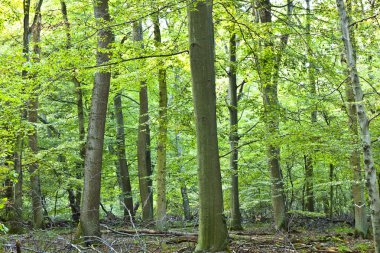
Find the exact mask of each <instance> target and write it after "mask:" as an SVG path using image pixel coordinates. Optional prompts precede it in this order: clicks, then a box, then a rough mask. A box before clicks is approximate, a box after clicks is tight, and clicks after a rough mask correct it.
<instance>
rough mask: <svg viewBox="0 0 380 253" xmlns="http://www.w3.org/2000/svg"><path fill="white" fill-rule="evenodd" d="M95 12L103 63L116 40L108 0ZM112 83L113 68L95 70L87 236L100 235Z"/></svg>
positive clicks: (86, 177) (86, 179)
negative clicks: (103, 162)
mask: <svg viewBox="0 0 380 253" xmlns="http://www.w3.org/2000/svg"><path fill="white" fill-rule="evenodd" d="M94 14H95V19H96V22H97V26H98V27H99V31H98V48H97V54H96V62H97V65H102V64H104V63H107V62H108V61H109V60H110V53H109V51H108V50H109V49H110V44H111V43H112V42H113V34H112V31H111V29H110V27H108V26H107V25H108V23H109V21H110V15H109V13H108V0H99V1H96V2H94ZM110 82H111V72H110V70H109V69H99V70H98V71H97V72H96V73H95V81H94V88H93V90H92V99H91V111H90V118H89V126H88V135H87V143H86V156H85V160H84V188H83V200H82V209H81V215H80V224H81V229H82V232H83V235H84V236H85V237H91V236H100V227H99V204H100V185H101V170H102V154H103V143H104V131H105V121H106V113H107V103H108V94H109V88H110ZM87 239H88V240H89V241H88V243H90V241H91V240H93V238H86V240H87Z"/></svg>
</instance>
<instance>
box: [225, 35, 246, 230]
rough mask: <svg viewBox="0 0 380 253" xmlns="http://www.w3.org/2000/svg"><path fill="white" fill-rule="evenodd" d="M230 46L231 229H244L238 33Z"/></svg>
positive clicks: (233, 37) (233, 36)
mask: <svg viewBox="0 0 380 253" xmlns="http://www.w3.org/2000/svg"><path fill="white" fill-rule="evenodd" d="M229 47H230V71H229V73H228V77H229V89H228V93H229V99H230V101H229V106H228V109H229V112H230V152H231V155H230V170H231V196H230V201H231V204H230V206H231V225H230V229H231V230H242V229H243V228H242V226H241V213H240V203H239V177H238V157H239V150H238V146H239V133H238V110H237V108H238V95H237V88H238V87H237V84H236V34H235V33H234V34H232V35H231V37H230V41H229Z"/></svg>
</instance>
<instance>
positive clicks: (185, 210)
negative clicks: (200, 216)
mask: <svg viewBox="0 0 380 253" xmlns="http://www.w3.org/2000/svg"><path fill="white" fill-rule="evenodd" d="M175 144H176V147H177V157H178V159H181V158H182V147H181V144H180V134H179V133H177V134H176V136H175ZM179 163H180V165H179V166H180V172H181V173H184V172H185V168H184V166H183V163H182V162H181V160H179ZM181 181H182V183H181V196H182V208H183V215H184V217H185V220H191V218H192V217H191V211H190V201H189V196H188V194H187V187H186V181H185V180H184V179H183V178H182V179H181Z"/></svg>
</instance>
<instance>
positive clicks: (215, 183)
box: [188, 0, 228, 252]
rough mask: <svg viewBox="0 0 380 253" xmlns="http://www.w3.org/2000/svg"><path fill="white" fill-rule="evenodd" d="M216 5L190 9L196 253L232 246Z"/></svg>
mask: <svg viewBox="0 0 380 253" xmlns="http://www.w3.org/2000/svg"><path fill="white" fill-rule="evenodd" d="M212 4H213V3H212V1H210V0H206V1H197V2H195V3H194V5H190V6H189V7H188V8H189V11H188V19H189V43H190V66H191V77H192V84H193V85H192V87H193V102H194V110H195V122H196V135H197V161H198V185H199V232H198V244H197V247H196V249H195V251H196V252H223V251H226V250H227V243H228V242H227V236H228V234H227V228H226V223H225V220H224V216H223V194H222V185H221V175H220V163H219V154H218V153H219V151H218V139H217V126H216V95H215V67H214V59H215V55H214V28H213V21H212Z"/></svg>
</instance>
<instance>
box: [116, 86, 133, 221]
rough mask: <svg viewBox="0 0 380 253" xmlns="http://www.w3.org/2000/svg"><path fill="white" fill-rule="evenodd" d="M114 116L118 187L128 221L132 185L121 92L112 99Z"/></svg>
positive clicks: (130, 214) (131, 204) (131, 200)
mask: <svg viewBox="0 0 380 253" xmlns="http://www.w3.org/2000/svg"><path fill="white" fill-rule="evenodd" d="M113 102H114V109H115V117H116V143H117V157H118V159H117V165H118V166H117V167H118V176H119V184H120V189H121V191H122V199H123V209H124V219H125V220H126V221H129V220H131V219H133V217H134V212H133V199H132V187H131V180H130V177H129V169H128V167H129V166H128V162H127V158H126V156H125V134H124V116H123V108H122V104H121V93H118V94H116V96H115V97H114V99H113Z"/></svg>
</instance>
